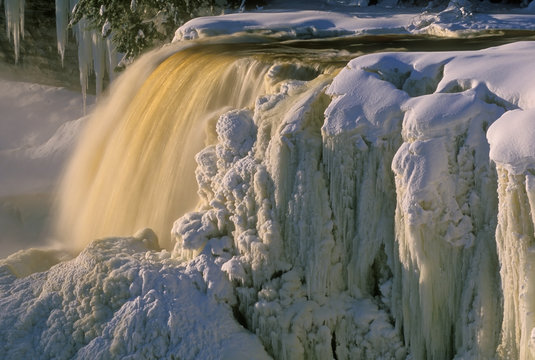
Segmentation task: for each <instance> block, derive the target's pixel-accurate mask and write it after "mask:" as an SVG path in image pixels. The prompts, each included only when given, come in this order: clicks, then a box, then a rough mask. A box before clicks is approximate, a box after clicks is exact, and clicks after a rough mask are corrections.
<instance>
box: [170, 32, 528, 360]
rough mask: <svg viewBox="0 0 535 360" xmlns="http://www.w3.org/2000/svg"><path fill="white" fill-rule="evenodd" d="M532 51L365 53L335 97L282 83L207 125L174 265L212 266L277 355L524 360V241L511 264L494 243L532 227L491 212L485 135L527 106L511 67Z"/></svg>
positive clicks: (317, 83) (492, 184)
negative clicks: (191, 261)
mask: <svg viewBox="0 0 535 360" xmlns="http://www.w3.org/2000/svg"><path fill="white" fill-rule="evenodd" d="M532 51H533V45H531V44H527V43H525V44H521V43H520V44H516V45H509V46H505V47H501V48H494V49H489V50H485V51H478V52H467V53H436V54H432V53H431V54H430V53H428V54H420V53H410V54H380V55H368V56H364V57H361V58H358V59H355V60H353V61H352V62H350V63H349V64H348V65H347V66H346V67H345V68H344V69H343V70H342V71H341V72H340V74H338V75H337V76H335V77H334V80H333V81H332V83H330V84H329V80H328V79H329V78H330V77H331V76H332V75H329V74H323V75H321V76H318V77H317V78H315V79H314V80H309V81H303V80H302V79H299V78H296V79H293V80H292V79H291V78H292V74H291V73H290V76H287V77H286V79H285V80H282V81H280V82H279V83H278V84H279V85H278V87H275V88H276V89H278V91H276V92H274V93H273V94H269V95H266V96H263V97H261V98H259V99H258V100H257V102H256V104H255V107H254V109H253V110H252V111H251V110H234V111H231V112H229V113H227V114H226V115H224V116H222V117H221V118H220V119H219V121H218V123H217V127H216V129H217V134H218V143H217V144H215V145H213V146H210V147H207V148H205V149H204V150H203V151H202V152H200V153H199V154H198V155H197V162H198V169H197V180H198V183H199V185H200V194H201V197H202V200H203V201H202V204H203V205H202V206H201V207H200V208H199V209H198V211H197V212H195V213H189V214H186V215H185V216H184V217H182V218H181V219H179V220H178V221H177V222H176V223H175V227H174V229H173V232H174V234H175V235H176V238H177V246H176V247H175V253H176V254H177V255H181V256H184V257H186V258H189V257H194V256H195V254H197V253H199V251H201V252H202V253H211V254H213V256H216V257H219V258H223V260H221V263H222V266H221V269H222V271H224V272H226V273H227V274H228V277H229V279H230V280H232V281H233V282H234V284H235V286H236V292H237V295H238V301H239V306H238V307H239V310H240V313H241V314H242V315H243V316H244V317H245V320H246V323H247V326H248V327H249V329H251V330H252V331H254V332H256V333H257V334H258V335H259V336H260V338H261V340H262V342H263V343H264V345H265V346H266V349H267V350H268V351H269V352H270V353H271V354H273V355H275V357H276V358H282V359H284V358H288V359H289V358H291V359H294V358H307V359H309V358H318V359H321V358H326V357H327V358H328V357H334V358H338V359H341V358H368V359H369V358H380V357H387V358H405V357H406V356H407V355H408V354H410V355H411V356H413V357H414V358H433V359H449V358H492V357H495V356H496V354H498V356H499V357H500V356H501V357H502V358H510V357H511V356H512V357H514V358H520V359H529V358H530V357H529V356H530V355H529V354H528V350H527V349H528V345H529V346H533V345H532V344H531V343H530V341H531V340H530V334H531V329H532V328H533V324H532V319H531V315H529V314H531V312H530V311H531V310H530V309H531V308H530V307H529V306H531V302H530V301H528V300H527V299H530V296H531V295H530V294H531V292H530V291H532V290H530V288H529V286H528V285H527V283H529V281H530V280H529V279H531V278H532V277H531V275H530V273H528V272H529V271H530V270H529V269H530V267H529V266H528V265H527V264H528V263H526V261H524V260H522V259H523V258H524V257H526V258H528V256H529V251H528V250H527V249H528V248H529V246H530V245H529V242H528V240H527V239H530V237H527V236H528V235H526V236H524V237H522V239H524V240H523V241H524V242H525V243H526V245H523V249H525V250H524V251H523V254H524V255H519V256H517V255H514V256H512V255H504V252H507V254H510V253H511V251H513V250H511V249H508V248H507V247H505V248H504V245H502V244H501V242H502V240H500V239H501V238H502V237H503V234H502V233H503V232H504V231H505V233H507V234H513V235H509V236H510V237H511V236H512V237H514V238H516V237H517V236H518V234H519V233H520V234H525V233H529V234H530V235H529V236H531V237H532V236H533V234H532V226H533V225H527V228H526V225H523V224H526V223H525V222H523V221H522V220H519V217H518V216H517V215H515V214H514V213H512V212H511V210H512V209H514V208H515V206H518V204H516V203H515V204H509V203H505V202H504V195H502V192H503V191H502V190H500V192H499V193H500V197H499V199H498V196H497V194H498V191H497V189H498V184H500V185H499V187H503V185H501V183H502V181H503V180H502V179H501V178H502V177H503V176H502V175H500V176H498V175H497V172H496V169H495V166H494V163H493V162H491V161H490V158H489V151H490V149H489V145H488V143H487V140H486V132H487V130H488V128H489V126H490V125H491V124H492V123H493V122H494V121H495V120H496V119H498V118H500V117H501V116H502V115H503V114H512V115H511V116H515V115H514V114H515V112H514V109H517V108H524V107H527V108H529V107H530V106H532V104H533V101H532V99H533V96H534V95H533V94H535V89H533V86H532V85H529V84H526V82H525V81H521V80H520V79H519V78H518V75H517V72H516V70H515V69H517V68H520V67H522V66H523V64H526V63H528V62H529V60H528V59H529V57H530V56H531V54H532ZM510 54H513V58H511V57H509V55H510ZM483 64H484V65H483ZM278 70H279V67H278V66H274V67H273V68H272V70H271V71H270V73H269V74H270V75H271V76H273V77H274V79H276V74H277V71H278ZM288 78H289V79H288ZM527 143H529V141H527ZM530 149H531V148H530ZM502 153H503V151H502ZM502 173H503V171H501V170H500V171H499V172H498V174H502ZM526 184H527V185H526V186H522V187H521V188H524V187H527V189H529V188H530V187H529V184H530V182H529V181H527V182H526ZM508 196H509V195H508ZM520 197H521V198H522V199H523V200H522V201H523V203H524V204H526V206H527V205H528V204H529V197H528V196H526V195H524V194H521V195H520ZM498 200H499V203H498ZM516 201H518V200H516ZM498 209H500V214H502V213H503V212H505V213H506V214H507V216H508V217H510V221H512V220H511V219H515V221H516V222H518V223H519V224H521V225H518V226H521V227H522V228H523V230H522V231H523V232H520V230H509V229H508V230H504V227H505V226H512V225H505V224H504V220H503V218H504V216H505V215H500V216H499V217H498V219H497V216H496V214H497V213H498ZM524 214H525V217H526V218H527V217H529V216H530V215H529V214H530V212H529V208H527V209H526V210H524ZM530 221H531V220H530ZM529 224H531V222H529ZM496 229H497V230H496ZM231 244H232V245H231ZM201 249H202V250H201ZM514 251H515V252H518V251H520V250H517V248H516V247H515V250H514ZM513 259H515V260H513ZM519 267H520V268H522V269H525V270H523V271H524V272H525V274H518V268H519ZM507 269H511V270H507ZM500 274H501V277H500ZM509 277H514V279H510V278H509ZM520 289H522V290H520ZM502 329H503V330H502ZM515 332H516V333H515ZM497 349H498V350H497Z"/></svg>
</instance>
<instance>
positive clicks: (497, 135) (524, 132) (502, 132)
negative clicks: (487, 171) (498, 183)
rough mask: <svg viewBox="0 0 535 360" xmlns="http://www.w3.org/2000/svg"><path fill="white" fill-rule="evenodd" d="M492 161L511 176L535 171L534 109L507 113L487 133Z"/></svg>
mask: <svg viewBox="0 0 535 360" xmlns="http://www.w3.org/2000/svg"><path fill="white" fill-rule="evenodd" d="M487 137H488V140H489V143H490V145H491V151H490V157H491V159H492V160H493V161H494V162H495V163H496V164H500V165H501V166H502V167H504V168H505V169H507V171H508V172H509V173H511V174H524V173H525V172H526V171H527V170H528V169H535V144H534V142H533V139H534V138H535V109H526V110H521V109H516V110H513V111H510V112H507V113H505V114H504V115H503V116H502V117H500V118H499V119H498V121H496V122H495V123H494V124H492V126H491V127H490V128H489V131H488V132H487Z"/></svg>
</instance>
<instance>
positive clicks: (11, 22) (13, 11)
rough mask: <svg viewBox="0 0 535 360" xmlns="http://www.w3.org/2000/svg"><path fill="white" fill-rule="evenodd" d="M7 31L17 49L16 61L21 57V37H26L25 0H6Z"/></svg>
mask: <svg viewBox="0 0 535 360" xmlns="http://www.w3.org/2000/svg"><path fill="white" fill-rule="evenodd" d="M4 10H5V14H6V33H7V36H8V38H9V40H11V41H13V48H14V50H15V63H18V62H19V57H20V38H21V37H22V38H23V39H24V0H5V2H4Z"/></svg>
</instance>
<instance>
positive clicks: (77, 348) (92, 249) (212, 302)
mask: <svg viewBox="0 0 535 360" xmlns="http://www.w3.org/2000/svg"><path fill="white" fill-rule="evenodd" d="M151 234H152V235H153V233H152V232H151V231H144V232H140V233H139V235H136V236H137V237H132V238H110V239H103V240H97V241H95V242H93V243H92V244H91V245H89V246H88V247H87V248H86V249H85V250H84V251H83V252H82V253H81V254H80V255H79V256H77V257H76V258H75V259H73V260H70V261H66V262H62V263H60V264H58V265H55V266H52V267H51V268H50V269H49V270H47V271H45V272H38V273H33V274H31V275H30V274H27V273H24V272H21V271H14V270H15V269H19V268H20V267H17V264H16V259H14V258H11V259H8V260H7V261H3V262H0V293H2V294H4V295H3V296H2V309H3V315H2V318H1V319H0V352H1V353H2V354H3V357H4V358H5V359H20V358H27V359H43V358H56V359H87V358H92V359H110V358H123V357H125V356H128V357H131V358H133V357H135V358H153V359H154V358H176V357H178V358H184V359H215V358H218V359H239V358H246V357H247V358H254V359H269V357H268V356H267V355H266V354H265V352H264V350H263V348H262V346H261V345H260V342H259V341H258V339H256V338H255V336H254V335H252V334H250V333H248V332H247V331H246V330H245V329H244V328H243V327H241V325H239V324H238V323H237V322H236V320H235V319H234V318H233V315H232V309H231V307H230V305H232V304H233V303H234V302H235V299H234V298H233V291H232V288H231V287H230V283H229V282H228V281H226V280H225V279H224V278H217V277H213V276H212V275H211V274H212V272H213V271H214V270H213V269H214V266H215V265H214V258H213V257H211V256H205V255H202V256H199V257H198V258H197V259H196V260H195V261H193V262H191V263H190V264H188V265H187V266H184V265H180V264H179V263H178V262H177V261H176V260H173V259H171V258H170V254H169V253H167V252H165V251H163V252H157V251H156V250H158V248H157V239H156V238H155V237H154V236H151ZM31 252H32V251H29V252H26V253H21V254H19V255H17V258H18V259H19V260H20V261H21V262H24V261H26V260H24V259H23V258H24V257H35V256H42V255H43V254H45V253H40V254H33V253H31ZM45 255H46V254H45ZM47 256H48V255H47ZM50 256H51V257H53V256H54V254H53V253H50ZM45 258H46V256H45ZM42 261H44V260H42ZM25 275H26V276H25ZM17 276H19V277H17ZM22 276H25V277H22ZM214 284H215V285H214ZM28 344H33V345H32V346H28Z"/></svg>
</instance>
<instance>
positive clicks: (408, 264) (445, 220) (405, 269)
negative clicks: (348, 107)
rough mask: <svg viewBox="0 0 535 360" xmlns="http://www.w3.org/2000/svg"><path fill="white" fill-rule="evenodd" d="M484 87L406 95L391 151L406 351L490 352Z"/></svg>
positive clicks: (492, 311) (492, 273) (491, 250)
mask: <svg viewBox="0 0 535 360" xmlns="http://www.w3.org/2000/svg"><path fill="white" fill-rule="evenodd" d="M488 98H491V96H490V95H488V94H487V91H486V89H485V88H483V87H481V88H477V89H470V90H467V91H464V92H460V93H453V94H449V93H435V94H430V95H424V96H419V97H414V98H412V99H411V100H409V101H408V102H407V103H406V104H405V105H404V108H405V109H404V110H405V111H406V113H405V118H404V122H403V130H402V134H403V140H404V143H403V144H402V146H401V147H400V149H399V150H398V152H397V153H396V156H395V157H394V161H393V164H392V169H393V170H394V172H395V174H396V189H397V209H396V217H395V221H396V237H397V241H398V243H399V258H400V261H401V264H402V274H401V279H400V280H401V288H400V290H401V291H400V293H399V299H400V302H401V304H402V307H401V313H400V314H399V313H398V314H397V316H398V317H400V318H401V319H402V322H403V329H404V335H405V341H406V342H407V343H408V344H409V346H410V349H411V352H412V354H413V356H414V358H415V359H420V358H422V359H423V358H428V359H447V358H453V357H454V356H460V357H467V358H492V357H493V356H494V353H495V349H496V346H497V338H498V329H499V324H500V320H501V319H500V315H499V314H500V307H499V296H498V294H499V289H498V288H497V284H498V279H497V272H498V269H497V259H496V255H495V244H494V238H493V231H494V227H495V218H494V216H495V211H496V200H495V198H496V196H495V187H494V184H495V177H494V175H493V174H494V172H493V170H492V168H491V167H490V165H489V160H488V145H487V143H486V141H485V130H486V127H487V124H488V123H489V122H492V121H493V120H494V119H496V118H498V117H499V116H500V115H501V113H502V112H503V109H502V108H500V107H498V106H497V105H495V104H489V103H487V102H485V101H484V100H480V99H488Z"/></svg>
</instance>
